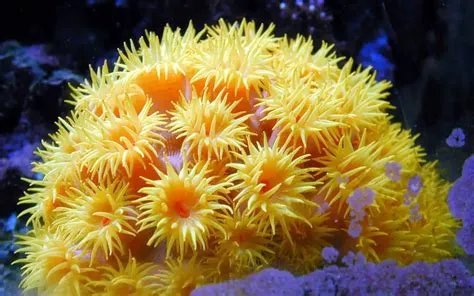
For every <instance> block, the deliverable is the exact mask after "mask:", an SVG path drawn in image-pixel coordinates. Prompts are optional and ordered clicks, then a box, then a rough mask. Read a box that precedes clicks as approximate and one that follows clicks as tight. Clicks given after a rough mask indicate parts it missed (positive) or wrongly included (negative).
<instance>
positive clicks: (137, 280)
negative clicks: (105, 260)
mask: <svg viewBox="0 0 474 296" xmlns="http://www.w3.org/2000/svg"><path fill="white" fill-rule="evenodd" d="M97 270H99V271H100V272H102V276H101V277H100V278H97V279H93V280H92V281H90V282H89V283H87V286H88V287H91V288H92V289H93V290H94V295H100V296H122V295H129V296H154V295H160V294H159V293H158V289H160V288H162V285H161V284H160V283H159V281H158V279H157V278H156V276H155V275H156V274H157V273H158V271H159V270H160V267H159V266H158V265H156V264H154V263H151V262H149V263H143V262H138V261H137V260H136V259H135V258H134V257H132V256H131V255H130V254H129V256H128V261H127V262H122V261H121V259H117V264H116V266H115V265H104V266H99V267H98V268H97Z"/></svg>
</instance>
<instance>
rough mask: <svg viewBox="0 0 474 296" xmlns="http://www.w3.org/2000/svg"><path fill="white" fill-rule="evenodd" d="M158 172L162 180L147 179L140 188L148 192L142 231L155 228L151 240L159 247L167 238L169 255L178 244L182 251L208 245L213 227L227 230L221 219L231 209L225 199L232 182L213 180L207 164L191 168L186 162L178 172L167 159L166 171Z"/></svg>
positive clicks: (142, 204) (142, 202)
mask: <svg viewBox="0 0 474 296" xmlns="http://www.w3.org/2000/svg"><path fill="white" fill-rule="evenodd" d="M158 174H159V176H160V179H159V180H146V181H147V186H146V187H144V188H142V189H141V190H140V192H141V193H144V194H146V196H145V197H143V198H141V199H139V200H138V202H139V203H140V204H139V206H138V207H139V209H140V211H141V212H142V213H141V215H140V216H139V222H138V224H139V225H140V231H142V230H145V229H149V228H152V229H154V233H153V235H152V236H151V237H150V239H149V240H148V243H147V244H148V245H153V246H155V247H156V246H157V245H159V244H160V243H161V242H162V241H165V243H166V250H167V251H166V253H167V256H169V255H170V254H171V251H172V249H173V248H174V247H175V246H176V248H177V249H178V250H179V252H180V254H184V252H185V250H186V249H188V248H189V247H190V248H191V249H192V250H194V251H196V250H198V248H199V249H206V246H207V241H208V240H209V238H210V235H211V234H212V232H213V231H222V232H224V229H223V227H222V225H221V224H220V221H219V220H220V219H221V218H220V217H221V216H223V215H224V213H225V212H227V211H230V210H231V208H230V207H229V206H228V205H226V204H225V203H223V202H225V200H226V199H225V195H226V194H227V192H228V189H227V186H228V184H226V183H220V184H211V181H212V177H210V176H207V175H206V174H207V165H204V166H202V167H200V168H198V167H194V168H189V167H188V164H187V163H185V164H184V166H183V167H182V168H181V170H179V171H178V172H176V171H175V168H173V167H172V165H171V164H170V163H169V162H167V163H166V172H161V171H158Z"/></svg>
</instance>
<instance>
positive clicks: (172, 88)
mask: <svg viewBox="0 0 474 296" xmlns="http://www.w3.org/2000/svg"><path fill="white" fill-rule="evenodd" d="M159 71H161V72H160V77H158V74H157V72H156V70H155V69H153V70H151V71H148V72H143V73H141V74H140V75H138V76H137V78H136V79H135V83H136V84H137V85H138V86H139V87H140V88H141V89H142V90H143V91H144V92H145V94H147V95H148V96H149V97H150V98H151V99H152V100H153V104H154V106H155V108H156V109H157V110H158V111H160V112H161V113H165V112H166V111H168V110H171V109H172V108H173V104H172V103H173V102H175V101H177V100H178V99H179V97H180V91H181V92H183V93H184V92H185V86H186V77H185V76H184V75H183V74H181V73H174V71H172V70H170V71H169V72H168V77H167V78H166V77H165V71H164V69H160V70H159Z"/></svg>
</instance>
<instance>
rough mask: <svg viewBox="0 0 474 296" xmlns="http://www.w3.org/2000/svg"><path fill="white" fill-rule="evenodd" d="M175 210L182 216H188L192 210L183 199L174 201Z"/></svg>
mask: <svg viewBox="0 0 474 296" xmlns="http://www.w3.org/2000/svg"><path fill="white" fill-rule="evenodd" d="M174 210H175V211H176V213H177V214H178V215H179V216H180V217H181V218H188V217H189V215H190V214H191V211H190V210H189V208H188V207H187V205H186V204H185V203H184V202H183V201H176V202H175V203H174Z"/></svg>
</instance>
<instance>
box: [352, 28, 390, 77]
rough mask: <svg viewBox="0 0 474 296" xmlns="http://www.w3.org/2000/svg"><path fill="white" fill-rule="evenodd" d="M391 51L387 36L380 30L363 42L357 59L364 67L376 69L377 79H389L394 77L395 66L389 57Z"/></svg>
mask: <svg viewBox="0 0 474 296" xmlns="http://www.w3.org/2000/svg"><path fill="white" fill-rule="evenodd" d="M390 53H391V50H390V46H389V43H388V36H387V34H386V33H384V32H381V33H379V34H378V36H377V37H376V38H375V39H374V40H371V41H368V42H367V43H365V44H364V45H363V46H362V48H361V49H360V51H359V55H358V61H359V62H360V64H361V65H362V66H364V67H368V66H372V67H374V69H375V70H376V71H377V79H379V80H390V81H392V80H393V78H394V71H395V66H394V65H393V62H392V61H391V60H390V59H389V54H390Z"/></svg>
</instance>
